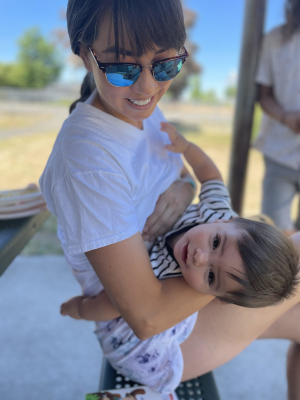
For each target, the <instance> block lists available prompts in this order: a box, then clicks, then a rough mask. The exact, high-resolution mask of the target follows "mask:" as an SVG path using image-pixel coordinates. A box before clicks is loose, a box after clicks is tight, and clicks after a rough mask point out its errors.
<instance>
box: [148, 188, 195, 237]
mask: <svg viewBox="0 0 300 400" xmlns="http://www.w3.org/2000/svg"><path fill="white" fill-rule="evenodd" d="M191 189H192V187H191V185H190V184H189V183H187V182H184V181H181V180H178V181H176V182H174V183H173V184H172V185H171V186H170V187H169V188H168V189H167V190H166V191H165V192H164V193H163V194H162V195H161V196H160V197H159V198H158V200H157V203H156V206H155V209H154V211H153V213H152V214H151V215H150V217H149V218H148V219H147V221H146V224H145V228H144V230H143V232H142V237H143V239H144V240H154V239H155V238H157V237H158V236H161V235H164V234H165V233H167V232H168V231H169V230H170V228H171V227H172V226H173V225H174V223H175V222H176V221H177V219H178V218H179V217H180V215H181V214H182V213H183V212H184V210H185V209H186V207H187V206H188V205H189V204H190V201H191V196H190V194H191ZM192 192H193V191H192Z"/></svg>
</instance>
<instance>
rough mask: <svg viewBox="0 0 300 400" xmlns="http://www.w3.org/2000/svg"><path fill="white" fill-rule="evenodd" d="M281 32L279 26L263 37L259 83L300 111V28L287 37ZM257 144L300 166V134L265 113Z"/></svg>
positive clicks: (269, 154)
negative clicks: (271, 89)
mask: <svg viewBox="0 0 300 400" xmlns="http://www.w3.org/2000/svg"><path fill="white" fill-rule="evenodd" d="M281 32H282V26H279V27H277V28H275V29H273V30H272V31H271V32H270V33H269V34H267V35H266V36H265V38H264V41H263V46H262V51H261V56H260V61H259V66H258V71H257V75H256V83H259V84H262V85H264V86H272V87H273V92H274V97H275V99H276V101H277V102H278V104H279V105H280V106H281V107H282V108H283V109H284V110H285V111H300V31H299V32H296V33H295V34H294V35H293V36H292V38H291V39H289V40H288V41H284V40H283V36H282V33H281ZM254 147H255V148H257V149H258V150H260V151H261V152H262V153H263V154H264V155H265V156H267V157H269V158H271V159H272V160H273V161H275V162H277V163H279V164H283V165H286V166H288V167H290V168H292V169H295V170H300V135H297V134H295V133H294V132H293V131H292V130H291V129H289V128H288V127H287V126H285V125H283V124H281V123H280V122H277V121H276V120H275V119H273V118H271V117H269V116H268V115H266V114H265V113H264V114H263V119H262V124H261V130H260V135H259V136H258V138H257V140H256V141H255V143H254Z"/></svg>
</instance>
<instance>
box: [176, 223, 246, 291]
mask: <svg viewBox="0 0 300 400" xmlns="http://www.w3.org/2000/svg"><path fill="white" fill-rule="evenodd" d="M238 236H239V232H238V231H237V230H236V227H235V225H234V223H230V222H229V221H217V222H215V223H212V224H203V225H198V226H196V227H195V228H192V229H190V230H189V231H187V232H186V234H185V235H184V236H182V238H181V239H180V240H179V241H178V242H177V243H176V245H175V247H174V256H175V258H176V260H177V262H178V264H179V265H180V268H181V272H182V275H183V277H184V279H185V280H186V281H187V283H188V284H189V285H190V286H191V287H192V288H194V289H195V290H197V291H198V292H202V293H205V294H209V295H212V296H224V295H225V294H227V293H228V292H232V291H236V290H240V289H241V286H240V284H239V283H237V282H236V281H235V280H233V279H232V278H231V277H230V276H228V274H227V273H228V272H230V273H233V274H235V275H237V276H240V277H241V278H244V279H245V276H244V266H243V261H242V258H241V255H240V253H239V250H238V246H237V239H238Z"/></svg>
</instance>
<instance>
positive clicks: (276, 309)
mask: <svg viewBox="0 0 300 400" xmlns="http://www.w3.org/2000/svg"><path fill="white" fill-rule="evenodd" d="M299 301H300V284H299V286H298V292H297V294H296V295H295V296H294V297H293V298H291V299H289V300H286V301H284V302H283V303H282V304H279V305H276V306H272V307H266V308H260V309H250V308H242V307H238V306H234V305H230V304H226V305H224V304H220V302H219V301H218V300H214V301H212V302H211V303H210V304H208V305H207V306H206V307H204V308H203V309H202V310H201V311H199V314H198V319H197V322H196V325H195V328H194V330H193V332H192V333H191V335H190V336H189V337H188V338H187V340H186V341H185V342H183V343H182V344H181V350H182V354H183V359H184V371H183V376H182V381H186V380H188V379H191V378H195V377H196V376H199V375H202V374H204V373H206V372H208V371H211V370H213V369H214V368H217V367H219V366H220V365H222V364H224V363H226V362H227V361H229V360H230V359H232V358H233V357H235V356H236V355H237V354H238V353H240V352H241V351H242V350H243V349H244V348H245V347H247V346H248V345H249V344H250V343H251V342H252V341H253V340H254V339H256V338H258V337H262V336H263V333H264V332H265V331H266V330H267V329H268V328H270V327H271V326H273V329H275V328H274V326H275V321H276V320H277V319H278V318H280V317H281V316H283V315H284V314H285V313H286V312H287V311H288V310H290V309H291V308H292V307H294V306H296V304H298V303H299ZM299 313H300V306H296V307H295V308H294V310H293V318H292V317H290V318H289V319H288V321H289V328H287V329H286V330H284V331H283V332H284V335H285V334H286V335H289V336H288V338H293V340H295V339H297V341H298V340H299V341H300V318H299V317H297V318H295V316H294V314H295V315H299ZM279 321H280V320H279ZM282 321H283V322H284V319H282V320H281V321H280V322H278V324H277V325H278V326H281V325H282V324H283V322H282ZM270 329H271V328H270ZM276 332H277V331H276ZM274 336H276V337H278V333H276V335H275V330H274ZM268 337H269V336H268ZM298 338H299V339H298ZM297 399H298V398H297Z"/></svg>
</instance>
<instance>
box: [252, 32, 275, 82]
mask: <svg viewBox="0 0 300 400" xmlns="http://www.w3.org/2000/svg"><path fill="white" fill-rule="evenodd" d="M271 53H272V36H270V34H268V35H266V36H265V37H264V39H263V42H262V48H261V53H260V58H259V62H258V68H257V73H256V78H255V82H256V83H258V84H261V85H265V86H273V77H272V56H271Z"/></svg>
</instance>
